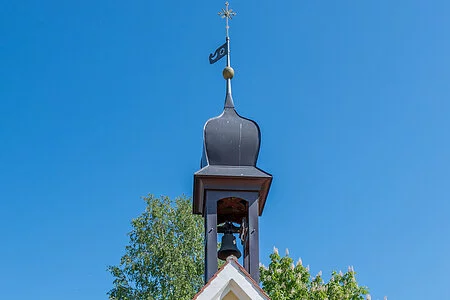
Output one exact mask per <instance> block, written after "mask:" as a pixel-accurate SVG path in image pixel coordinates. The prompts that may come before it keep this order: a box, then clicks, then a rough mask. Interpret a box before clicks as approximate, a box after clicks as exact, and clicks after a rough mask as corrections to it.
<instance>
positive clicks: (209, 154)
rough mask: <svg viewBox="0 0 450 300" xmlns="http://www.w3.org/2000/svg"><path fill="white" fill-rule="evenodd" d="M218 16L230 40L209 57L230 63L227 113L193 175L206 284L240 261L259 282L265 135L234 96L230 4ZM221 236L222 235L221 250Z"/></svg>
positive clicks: (214, 123) (211, 126) (211, 127)
mask: <svg viewBox="0 0 450 300" xmlns="http://www.w3.org/2000/svg"><path fill="white" fill-rule="evenodd" d="M219 15H220V16H221V17H222V18H224V19H225V21H226V40H225V43H224V44H223V45H222V46H220V47H219V48H218V49H217V50H216V51H215V52H214V53H213V54H211V55H210V56H209V61H210V63H211V64H213V63H216V62H217V61H219V60H220V59H221V58H223V57H225V56H226V58H227V64H226V67H225V69H224V70H223V77H224V79H225V80H226V96H225V105H224V109H223V112H222V113H221V114H220V115H219V116H217V117H214V118H211V119H209V120H208V121H207V122H206V124H205V126H204V129H203V156H202V160H201V169H200V170H199V171H197V172H196V173H195V174H194V192H193V213H194V214H201V215H202V216H203V217H204V220H205V282H208V280H209V279H210V278H211V277H212V276H213V275H214V274H215V273H216V272H217V266H218V264H217V259H221V260H226V258H227V257H228V256H229V255H234V256H236V257H237V258H239V257H240V256H241V253H240V250H239V249H238V248H237V245H236V241H237V239H236V236H235V235H238V237H239V240H240V241H241V243H242V248H243V252H244V253H243V262H244V268H245V269H246V270H247V272H248V273H249V274H250V275H251V276H252V278H253V279H254V280H255V281H256V282H259V228H258V218H259V216H261V214H262V212H263V209H264V205H265V202H266V198H267V194H268V192H269V188H270V184H271V182H272V175H270V174H268V173H266V172H264V171H262V170H260V169H259V168H257V167H256V162H257V160H258V154H259V149H260V143H261V133H260V130H259V127H258V124H256V122H254V121H252V120H250V119H247V118H244V117H242V116H240V115H239V114H238V113H237V112H236V109H235V106H234V102H233V97H232V93H231V80H232V78H233V76H234V70H233V69H232V68H231V64H230V37H229V33H228V31H229V25H228V24H229V20H231V19H232V17H233V16H235V15H236V13H235V12H234V11H233V10H231V9H230V8H229V4H228V2H226V3H225V9H222V11H221V12H219ZM218 233H223V237H222V243H221V248H220V250H219V251H217V246H218V243H217V237H218Z"/></svg>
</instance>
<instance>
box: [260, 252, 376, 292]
mask: <svg viewBox="0 0 450 300" xmlns="http://www.w3.org/2000/svg"><path fill="white" fill-rule="evenodd" d="M286 252H287V251H286ZM260 273H261V283H262V287H263V289H264V290H265V291H266V292H267V294H268V295H269V297H270V299H272V300H363V299H364V295H367V294H368V289H367V288H366V287H363V286H359V285H358V283H357V282H356V278H355V272H354V270H353V267H349V270H348V272H346V273H345V274H343V273H342V272H339V273H337V272H333V273H332V275H331V279H330V281H329V282H328V283H325V282H324V281H323V279H322V272H319V274H317V275H316V276H315V277H311V274H310V273H309V267H305V266H303V264H302V261H301V260H299V261H298V262H297V264H295V265H294V261H293V259H292V258H291V257H289V255H288V253H286V256H284V257H281V256H280V255H279V254H278V250H277V249H276V248H274V252H273V253H272V254H271V255H270V264H269V267H265V266H263V265H261V267H260ZM368 298H369V297H368Z"/></svg>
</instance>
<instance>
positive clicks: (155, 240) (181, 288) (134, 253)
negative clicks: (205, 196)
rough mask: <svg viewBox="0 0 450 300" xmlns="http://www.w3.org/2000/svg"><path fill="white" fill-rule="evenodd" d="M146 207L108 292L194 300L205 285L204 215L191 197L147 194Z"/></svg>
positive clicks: (130, 297) (133, 299)
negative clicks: (196, 210) (197, 211)
mask: <svg viewBox="0 0 450 300" xmlns="http://www.w3.org/2000/svg"><path fill="white" fill-rule="evenodd" d="M144 200H145V202H146V203H147V207H146V209H145V211H144V212H143V213H142V214H141V215H140V216H138V217H137V218H136V219H133V220H132V230H131V232H130V233H129V236H130V244H129V245H128V246H127V247H126V249H125V255H123V256H122V258H121V260H120V264H119V265H118V266H110V267H109V268H108V270H109V272H110V273H111V274H112V275H113V277H114V282H113V285H114V286H113V288H112V289H111V290H110V291H109V292H108V295H109V298H110V299H114V300H116V299H117V300H119V299H120V300H144V299H155V300H158V299H164V300H185V299H186V300H190V299H192V297H193V296H194V295H195V293H197V292H198V291H199V290H200V288H201V287H202V286H203V273H204V268H203V263H204V258H203V257H204V248H203V230H204V229H203V219H202V218H201V216H197V215H193V214H192V205H191V200H190V199H189V198H187V197H178V198H176V199H175V201H173V202H172V201H170V199H169V198H168V197H161V198H155V197H153V196H152V195H149V196H148V197H146V198H144Z"/></svg>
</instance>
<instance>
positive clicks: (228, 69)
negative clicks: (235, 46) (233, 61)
mask: <svg viewBox="0 0 450 300" xmlns="http://www.w3.org/2000/svg"><path fill="white" fill-rule="evenodd" d="M222 75H223V78H225V79H231V78H233V76H234V70H233V68H232V67H225V69H223V72H222Z"/></svg>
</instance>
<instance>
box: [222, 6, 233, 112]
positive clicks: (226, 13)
mask: <svg viewBox="0 0 450 300" xmlns="http://www.w3.org/2000/svg"><path fill="white" fill-rule="evenodd" d="M229 6H230V4H229V3H228V1H227V2H225V9H223V8H222V11H220V12H219V13H218V15H219V16H221V17H222V19H225V30H226V31H225V32H226V47H227V51H226V53H227V67H226V68H225V70H224V77H225V79H226V80H227V99H226V103H225V106H230V107H234V104H233V100H232V99H231V78H233V76H234V70H233V69H232V68H231V59H230V35H229V29H230V25H229V20H231V19H233V17H234V16H236V12H234V11H233V10H232V9H230V8H229ZM226 75H227V76H226ZM228 95H229V96H228ZM228 97H229V99H228Z"/></svg>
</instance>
